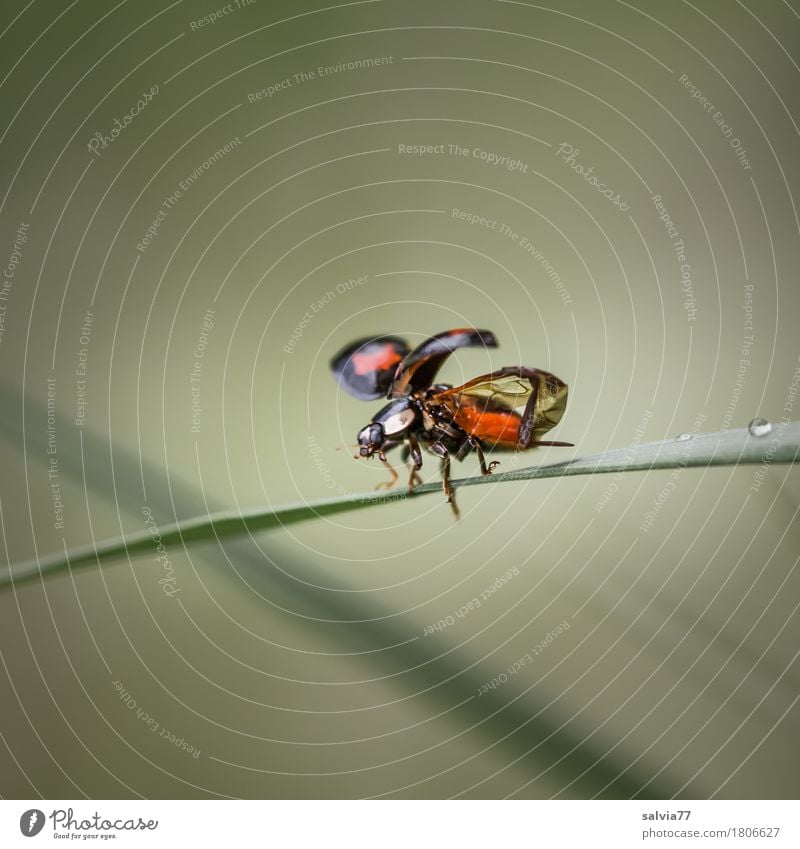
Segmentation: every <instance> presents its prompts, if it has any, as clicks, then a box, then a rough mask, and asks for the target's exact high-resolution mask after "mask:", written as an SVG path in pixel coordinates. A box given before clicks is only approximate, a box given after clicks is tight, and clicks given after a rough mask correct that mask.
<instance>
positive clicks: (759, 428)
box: [747, 419, 772, 436]
mask: <svg viewBox="0 0 800 849" xmlns="http://www.w3.org/2000/svg"><path fill="white" fill-rule="evenodd" d="M747 429H748V430H749V431H750V435H751V436H766V435H767V434H768V433H771V431H772V425H771V424H770V422H768V421H767V420H766V419H753V421H751V422H750V424H749V425H747Z"/></svg>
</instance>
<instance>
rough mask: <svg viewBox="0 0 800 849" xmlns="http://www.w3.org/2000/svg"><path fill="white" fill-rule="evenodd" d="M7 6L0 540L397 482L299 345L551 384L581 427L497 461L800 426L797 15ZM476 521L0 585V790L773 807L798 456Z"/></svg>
mask: <svg viewBox="0 0 800 849" xmlns="http://www.w3.org/2000/svg"><path fill="white" fill-rule="evenodd" d="M214 15H218V17H215V18H214V19H213V20H212V19H211V17H209V16H214ZM204 17H205V18H206V20H205V21H203V18H204ZM6 18H7V20H6V23H5V25H4V30H3V33H2V39H1V40H0V43H1V44H2V45H3V48H4V49H3V51H2V68H0V71H1V72H2V80H3V82H2V88H0V96H2V102H3V116H4V120H3V122H2V124H3V132H2V137H1V138H0V144H1V145H2V149H3V156H2V163H3V164H2V183H1V184H0V200H1V201H2V207H0V228H1V229H0V234H2V251H0V253H1V254H2V256H0V260H2V264H3V275H4V281H3V282H4V290H3V292H4V294H5V297H3V293H0V298H2V300H0V307H5V310H3V316H2V318H3V324H2V325H0V326H2V331H3V332H2V335H1V336H0V363H1V364H2V377H1V378H0V380H2V393H3V395H2V397H3V403H2V410H0V418H1V419H2V437H3V438H2V440H0V458H1V459H2V464H3V466H2V467H3V474H2V482H1V483H0V497H1V498H2V501H1V502H0V506H1V507H2V512H1V514H0V517H1V518H2V536H3V544H4V554H5V556H6V558H7V559H8V561H9V562H11V563H15V562H18V561H22V560H26V559H30V558H33V557H35V556H41V555H44V554H49V553H52V552H59V551H63V549H64V547H65V546H66V547H69V546H74V545H81V544H86V543H90V542H91V541H93V540H100V539H105V538H108V537H113V536H117V535H120V534H122V533H134V532H138V531H142V530H144V529H145V516H144V515H143V507H146V508H148V509H149V510H150V511H151V512H152V517H153V520H154V522H155V523H156V524H157V525H159V526H164V525H167V524H169V523H170V522H172V521H175V520H176V519H180V518H186V517H189V516H193V515H195V514H199V513H203V512H206V511H208V510H215V509H239V508H242V509H244V508H254V507H258V506H263V505H279V504H282V503H286V502H293V501H302V500H305V499H314V498H320V497H327V496H335V495H337V494H346V493H351V492H361V491H369V490H370V489H372V488H373V487H374V486H375V485H376V484H377V483H379V482H380V481H381V480H384V479H385V472H384V471H383V470H382V469H381V468H380V467H379V464H378V463H376V462H372V463H367V462H364V463H357V462H356V461H355V460H353V459H352V456H351V455H352V451H351V450H340V448H341V446H342V445H352V443H353V442H354V441H355V434H356V432H357V430H358V429H359V428H360V427H362V426H363V425H364V424H365V423H366V422H367V421H368V420H369V418H370V416H371V415H372V414H373V413H374V412H375V411H376V410H377V409H378V407H379V406H380V402H376V403H374V404H367V403H364V402H360V401H356V400H355V399H353V398H351V397H349V396H347V395H345V394H344V393H342V392H340V391H339V390H338V388H337V386H336V384H335V381H334V380H332V379H331V375H330V373H329V372H328V366H327V362H328V360H329V358H330V357H331V356H332V355H333V354H334V353H335V352H336V351H337V350H338V349H339V348H340V347H341V346H343V345H344V344H346V343H348V342H350V341H352V340H353V339H355V338H358V337H360V336H364V335H367V334H371V333H376V334H377V333H391V334H395V335H401V336H405V337H406V338H408V339H409V340H412V341H413V342H418V341H421V340H423V339H424V338H425V337H427V336H428V335H431V334H433V333H436V332H439V331H442V330H445V329H448V328H450V327H459V326H465V325H474V326H478V327H485V328H489V329H491V330H493V331H494V332H495V333H496V334H497V335H498V337H499V339H500V342H501V346H502V347H501V348H500V349H499V350H497V351H491V352H485V351H465V352H461V353H459V354H458V355H457V356H455V357H453V358H452V360H451V361H450V362H449V363H448V364H447V366H446V369H445V370H444V371H443V373H442V378H443V379H445V380H447V381H448V382H451V383H457V382H460V381H462V380H465V379H468V378H470V377H473V376H475V375H478V374H481V373H483V372H486V371H489V370H491V369H492V368H496V367H500V366H503V365H511V364H525V365H530V366H536V367H540V368H545V369H548V370H551V371H553V372H554V373H556V374H557V375H558V376H560V377H561V378H562V379H563V380H565V381H566V382H567V383H568V384H569V386H570V402H569V405H568V408H567V413H566V415H565V417H564V420H563V422H562V423H561V425H560V426H559V427H558V428H557V429H556V430H555V431H554V432H553V438H555V439H562V440H568V441H571V442H574V443H575V445H576V447H575V448H574V449H543V450H541V451H539V452H538V453H537V454H530V455H523V456H517V457H514V456H504V457H501V458H500V459H501V460H502V461H503V466H502V468H503V469H506V470H507V469H509V468H514V467H516V466H522V465H527V464H529V463H531V462H539V461H545V462H546V461H556V460H562V459H568V458H569V457H572V456H578V455H580V454H585V453H591V452H596V451H601V450H603V449H605V448H609V447H618V446H624V445H627V444H630V443H633V442H647V441H653V440H660V439H664V438H671V437H674V436H675V435H677V434H679V433H681V432H692V431H706V430H719V429H725V428H729V427H741V426H743V425H745V424H746V423H747V422H748V421H749V420H750V419H751V418H753V417H754V416H756V415H760V416H764V417H767V418H769V419H771V420H774V421H780V420H781V419H782V418H784V417H785V418H788V419H795V418H798V411H797V410H796V409H793V408H794V405H795V403H794V402H795V394H794V393H795V392H796V389H797V385H798V375H800V371H798V354H799V353H800V345H798V340H797V328H796V324H797V314H798V313H797V308H798V300H799V299H800V293H798V287H797V271H796V270H797V265H798V245H799V244H800V241H799V240H798V234H800V224H799V223H798V211H797V205H796V202H795V200H794V193H795V192H796V189H797V184H798V165H799V162H800V158H799V157H798V138H797V136H798V126H797V118H798V114H800V108H799V107H800V104H799V103H798V99H799V97H800V87H798V85H797V73H798V66H797V61H798V58H799V57H798V54H799V53H800V51H798V43H799V41H800V18H798V14H797V12H795V11H794V10H793V9H792V7H791V5H790V4H781V3H777V2H776V3H767V4H757V3H755V2H753V0H745V2H742V3H738V2H737V3H735V4H733V3H726V2H722V0H716V2H709V0H703V2H699V3H695V4H693V5H692V4H689V3H674V4H664V3H659V2H656V0H643V2H639V3H637V4H635V5H629V4H627V3H623V2H610V0H600V2H588V0H573V2H568V0H567V2H551V3H550V4H533V3H528V2H511V0H508V2H490V0H480V2H477V1H476V2H472V1H471V0H467V1H466V2H464V0H458V2H456V0H441V2H417V0H410V2H399V0H366V2H350V3H340V4H331V5H324V4H322V3H312V2H307V0H300V2H291V3H290V2H266V0H254V2H250V3H245V2H244V0H241V2H240V3H238V4H237V3H236V2H233V3H231V4H229V5H228V6H223V7H222V8H220V7H219V6H217V7H215V6H214V5H213V4H209V3H207V2H200V1H199V0H184V1H183V2H178V3H174V4H171V5H164V4H161V3H158V2H155V0H137V2H135V3H134V2H133V0H128V2H121V3H118V2H95V0H79V2H77V3H73V4H71V5H64V4H61V3H58V2H55V0H43V2H37V3H35V4H33V5H32V6H26V5H24V4H23V3H21V2H14V3H12V4H11V5H10V6H9V7H8V9H7V13H6ZM348 63H351V64H348ZM326 66H327V67H328V68H330V69H331V70H329V71H328V72H327V73H323V72H320V70H319V69H320V68H322V69H324V68H325V67H326ZM312 72H313V73H312ZM689 86H693V88H691V87H689ZM154 88H156V89H157V90H156V91H155V93H152V91H153V89H154ZM273 89H274V90H273ZM145 92H151V96H150V99H149V102H147V103H144V101H142V106H141V107H137V102H138V101H139V100H140V99H141V98H142V97H143V94H144V93H145ZM126 116H128V117H127V118H126ZM115 119H116V120H118V121H119V124H120V125H121V129H118V132H116V133H113V134H112V130H114V128H115V127H117V125H116V124H115ZM96 134H99V136H98V135H96ZM103 137H107V138H105V139H104V140H103V143H102V144H103V146H101V142H100V139H102V138H103ZM92 139H95V140H96V141H95V142H94V147H95V148H96V149H95V150H94V151H93V150H92V148H91V146H90V143H91V142H92ZM414 145H418V146H419V145H435V146H437V147H436V148H435V150H437V151H441V152H433V153H429V154H426V155H417V154H414V153H411V152H407V151H406V146H409V147H413V146H414ZM226 146H227V147H226ZM456 146H457V147H458V148H459V150H458V151H457V149H456ZM460 149H465V150H467V153H466V154H463V153H461V152H460ZM484 154H485V156H483V158H482V155H484ZM489 154H493V155H494V156H495V157H508V160H506V161H512V162H514V163H516V164H515V165H514V166H513V167H512V168H511V169H510V168H507V167H504V166H503V165H493V164H490V159H488V158H487V157H488V156H489ZM576 166H580V168H578V167H576ZM589 169H592V170H591V171H589ZM594 176H596V178H597V182H598V183H600V184H602V186H605V187H608V188H609V189H610V190H611V191H609V194H611V195H614V196H617V195H618V196H619V199H618V201H617V203H616V204H615V203H614V202H612V200H610V199H609V198H607V197H606V196H604V195H602V194H601V192H600V189H599V188H598V186H597V185H595V184H594V182H593V181H592V180H591V178H592V177H594ZM178 193H179V195H178ZM654 196H660V201H659V202H660V203H662V204H663V206H662V207H659V206H658V205H657V203H656V201H654ZM460 212H464V213H467V214H469V215H470V216H475V217H476V218H477V219H480V218H483V219H486V223H485V224H484V225H482V224H481V223H480V221H479V220H477V221H476V223H469V222H468V221H466V220H463V219H462V218H460V217H459V213H460ZM659 216H667V217H668V218H669V221H670V222H671V224H672V227H673V229H672V230H670V229H669V223H668V222H667V221H666V218H665V219H664V220H660V219H659ZM492 222H496V224H492ZM23 225H25V226H23ZM151 227H152V228H153V231H154V232H155V235H153V236H152V237H151V238H149V239H146V237H147V235H148V229H149V228H151ZM19 233H22V235H23V236H24V237H25V240H23V239H22V238H21V236H19V235H18V234H19ZM515 236H516V238H515ZM526 246H530V247H526ZM681 253H683V255H684V257H685V258H684V259H678V255H679V254H681ZM9 274H10V275H11V276H10V277H9ZM359 278H366V279H363V280H361V281H360V282H358V279H359ZM350 280H353V281H356V283H355V284H353V285H351V284H348V282H347V281H350ZM750 287H752V288H750ZM318 301H322V303H321V305H318V304H317V302H318ZM315 305H317V306H316V307H315ZM87 313H90V314H91V322H90V333H88V334H87V333H86V331H85V330H82V328H83V327H84V325H85V324H86V321H87ZM84 367H85V376H84V375H83V374H79V373H78V372H81V371H82V369H83V368H84ZM48 381H51V382H50V383H48ZM82 381H85V383H83V382H82ZM49 389H50V390H51V392H50V398H49V400H50V407H49V408H48V390H49ZM81 392H83V393H85V394H84V395H81V396H80V397H79V393H81ZM84 401H85V408H82V409H83V410H84V413H85V418H83V419H82V420H80V421H81V423H80V424H77V423H76V419H77V418H79V409H81V408H80V406H79V405H81V404H82V403H83V402H84ZM52 461H55V465H53V464H52ZM455 471H456V473H457V475H458V476H460V475H462V474H463V475H468V474H474V473H476V471H477V463H476V461H475V459H474V458H468V459H467V460H466V461H465V462H464V463H463V464H462V465H461V466H460V467H458V468H457V469H456V470H455ZM423 474H424V475H425V476H426V477H427V478H428V479H435V478H436V475H437V470H436V463H435V462H434V461H433V458H430V457H429V458H427V459H426V463H425V467H424V469H423ZM459 500H460V505H461V508H462V511H463V518H462V520H461V521H460V522H458V523H455V522H454V521H453V519H452V517H451V514H450V510H449V508H448V506H447V505H446V504H445V502H444V499H443V498H439V497H438V496H428V497H426V498H424V499H418V500H413V501H409V502H398V503H393V504H389V505H385V506H382V507H376V508H374V509H369V510H361V511H357V512H354V513H351V514H344V515H342V516H341V517H337V518H336V519H335V520H327V519H320V520H318V521H314V522H308V523H303V524H297V525H294V526H292V527H291V528H286V529H285V530H282V531H279V532H271V533H268V534H263V535H259V536H257V537H255V538H252V539H248V540H245V541H237V542H235V543H232V542H231V543H224V544H223V543H222V542H219V543H216V544H203V545H197V546H194V547H192V548H191V549H188V550H181V549H179V548H178V547H175V546H173V547H170V548H169V550H168V559H169V562H168V563H165V562H164V561H161V562H159V561H157V560H156V559H155V557H156V552H155V550H154V552H153V556H152V557H148V556H141V557H137V558H131V559H130V560H129V561H124V562H116V563H113V564H108V565H107V566H106V567H105V568H102V569H101V568H100V567H99V566H97V567H90V568H86V569H83V570H81V571H79V572H78V571H76V573H75V574H74V575H72V576H66V577H54V578H52V579H49V580H47V581H46V582H44V583H35V584H32V585H28V586H25V587H24V588H19V589H18V590H16V591H5V592H3V593H2V595H0V640H1V641H2V642H1V643H0V648H1V649H2V661H3V669H2V679H3V684H2V687H0V718H1V721H0V731H1V732H2V741H3V745H2V747H0V764H1V765H2V766H1V767H0V792H1V793H2V795H3V796H5V797H36V796H39V795H41V796H44V797H55V798H73V797H75V798H78V797H81V796H84V795H85V796H88V797H99V798H113V797H131V796H133V797H135V796H145V797H161V798H170V797H194V796H209V797H220V796H236V797H240V796H242V797H363V796H390V797H449V796H456V795H461V796H466V797H503V796H515V797H522V798H526V797H528V798H531V797H533V798H546V797H551V796H561V797H569V798H586V797H592V796H596V795H599V796H604V797H630V796H634V795H638V796H640V797H642V798H647V797H672V796H680V797H685V798H692V797H694V798H701V797H709V796H719V797H742V798H753V797H767V798H769V797H781V798H783V797H790V798H791V797H796V796H797V794H798V793H799V792H800V777H798V772H797V765H796V740H797V734H798V731H800V713H799V712H798V708H797V700H798V696H799V695H800V691H799V690H798V687H799V686H800V665H798V660H797V657H798V652H797V644H798V636H800V621H798V613H797V609H798V604H799V603H800V597H799V596H798V590H800V579H799V578H798V573H797V562H798V555H799V554H800V539H799V538H798V526H797V508H798V503H800V478H798V476H797V472H796V471H793V470H791V469H789V468H787V467H776V468H769V469H758V468H753V467H749V468H742V469H740V470H731V469H712V470H708V471H703V470H684V471H680V472H678V473H677V474H674V473H673V472H670V471H659V472H652V473H649V474H639V473H635V474H630V475H625V476H622V475H620V476H601V477H598V478H596V479H590V478H567V479H564V480H546V481H539V482H530V483H527V484H507V485H503V486H491V487H480V488H469V489H465V490H463V491H462V492H461V493H460V495H459ZM56 502H58V504H57V503H56ZM59 505H63V508H62V507H60V506H59ZM56 508H58V509H63V523H62V522H61V521H60V520H61V518H62V515H61V514H60V513H59V512H57V509H56ZM648 514H650V518H648ZM62 524H63V527H62ZM510 569H512V570H515V571H518V574H513V573H512V577H511V579H510V580H508V581H507V582H506V583H502V581H501V582H500V583H501V584H502V585H501V586H500V587H499V589H497V590H496V591H494V592H488V593H487V592H486V591H487V589H488V588H490V587H492V586H493V585H494V584H495V582H496V581H497V579H498V578H500V577H501V576H503V575H504V574H505V573H506V572H507V571H508V570H510ZM165 588H167V592H165ZM476 597H478V598H479V599H480V598H483V599H484V600H483V601H482V603H481V605H480V607H478V608H476V609H473V610H472V611H471V612H469V613H468V615H466V616H463V617H459V616H457V615H456V612H457V611H458V610H459V609H460V608H462V606H463V605H468V604H469V602H470V601H471V600H473V599H474V598H476ZM448 617H449V618H448ZM440 620H443V621H444V622H445V627H444V628H442V629H440V630H436V631H433V633H431V628H430V627H429V626H431V625H433V624H434V623H437V622H440ZM450 622H452V624H449V623H450ZM563 622H566V623H567V624H568V625H569V628H568V629H565V628H563V626H562V627H561V628H560V629H559V626H560V624H561V623H563ZM426 632H427V633H426ZM556 632H558V633H556ZM549 634H550V635H551V636H550V638H549V641H548V635H549ZM552 635H555V636H552ZM539 643H545V644H546V648H545V649H543V650H540V651H539V652H538V653H536V654H534V655H532V660H531V662H526V663H525V665H524V666H522V668H520V669H519V672H518V674H514V675H510V674H509V673H508V670H509V668H513V667H514V664H515V663H516V662H518V661H520V659H521V658H524V657H525V656H526V655H530V651H531V649H532V648H533V647H535V646H537V644H539ZM503 677H507V678H508V680H507V681H504V682H503V681H502V679H503ZM489 682H494V689H488V692H486V690H487V687H486V686H484V685H486V684H487V683H489ZM482 690H483V691H484V692H483V694H480V693H481V691H482ZM479 694H480V695H479ZM131 703H134V704H133V705H132V704H131ZM198 751H199V754H198V753H197V752H198Z"/></svg>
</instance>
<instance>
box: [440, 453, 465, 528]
mask: <svg viewBox="0 0 800 849" xmlns="http://www.w3.org/2000/svg"><path fill="white" fill-rule="evenodd" d="M442 488H443V489H444V494H445V495H446V496H447V502H448V504H449V505H450V506H451V507H452V508H453V515H454V516H455V517H456V519H458V518H459V516H460V515H461V514H460V513H459V510H458V504H456V493H455V490H454V489H453V487H452V486H450V455H449V454H445V455H444V457H442Z"/></svg>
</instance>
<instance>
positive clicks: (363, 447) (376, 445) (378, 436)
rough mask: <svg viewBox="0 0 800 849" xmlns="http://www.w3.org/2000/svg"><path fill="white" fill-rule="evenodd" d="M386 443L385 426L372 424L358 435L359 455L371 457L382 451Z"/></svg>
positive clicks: (376, 423)
mask: <svg viewBox="0 0 800 849" xmlns="http://www.w3.org/2000/svg"><path fill="white" fill-rule="evenodd" d="M384 442H386V436H385V434H384V432H383V425H382V424H379V423H378V422H370V423H369V424H368V425H367V426H366V427H365V428H363V430H361V431H360V432H359V434H358V445H359V451H358V453H359V454H360V455H361V456H362V457H371V456H372V455H373V454H374V453H375V452H376V451H380V450H381V448H382V447H383V443H384Z"/></svg>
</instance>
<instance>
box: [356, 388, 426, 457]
mask: <svg viewBox="0 0 800 849" xmlns="http://www.w3.org/2000/svg"><path fill="white" fill-rule="evenodd" d="M418 415H419V414H418V412H417V408H416V406H415V405H414V403H413V402H412V400H411V399H410V398H398V399H396V400H394V401H390V402H389V403H388V404H387V405H386V406H385V407H384V408H383V409H382V410H380V411H379V412H378V413H377V414H376V415H375V417H374V418H373V419H372V421H371V422H370V423H369V424H368V425H367V426H366V427H364V428H362V429H361V431H360V432H359V434H358V446H359V454H360V455H361V456H362V457H371V456H372V455H373V454H378V455H380V454H381V453H382V452H383V451H384V450H385V449H386V448H387V447H389V448H391V447H392V446H394V445H397V444H398V443H399V442H402V440H403V437H404V436H406V434H408V433H409V432H410V431H412V430H413V429H414V427H415V426H416V423H417V419H418ZM387 444H388V445H387ZM381 459H383V457H381Z"/></svg>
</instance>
